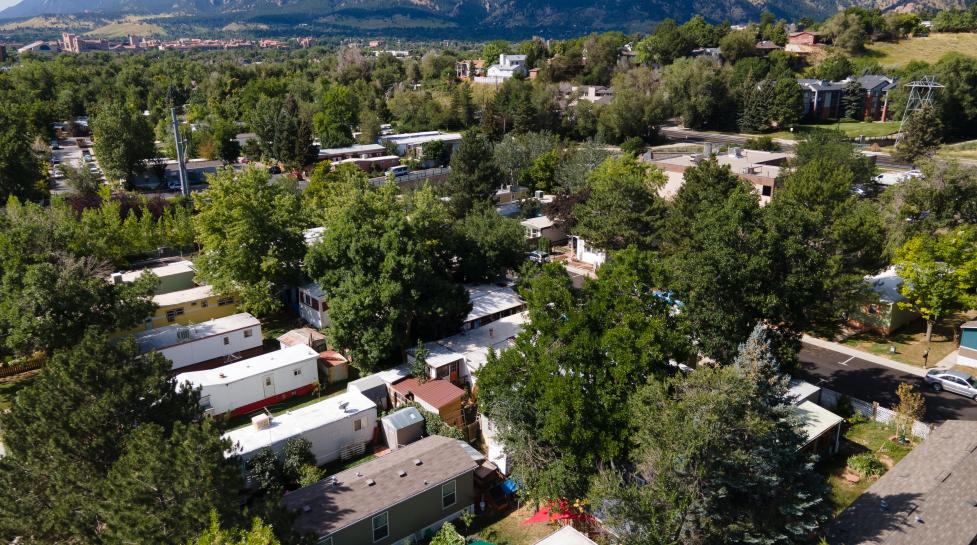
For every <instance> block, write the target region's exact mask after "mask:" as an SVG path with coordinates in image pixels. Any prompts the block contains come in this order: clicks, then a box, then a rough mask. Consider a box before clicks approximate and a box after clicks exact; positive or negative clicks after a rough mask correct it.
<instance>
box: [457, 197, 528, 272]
mask: <svg viewBox="0 0 977 545" xmlns="http://www.w3.org/2000/svg"><path fill="white" fill-rule="evenodd" d="M454 231H455V237H456V242H455V244H456V245H457V249H456V251H455V254H456V255H457V257H458V259H459V261H460V263H459V265H458V268H459V274H460V276H461V279H462V280H463V281H465V282H486V281H495V280H498V279H499V278H504V277H505V274H506V272H507V271H509V270H515V269H516V268H517V267H518V266H519V264H520V263H522V261H523V259H524V258H525V248H526V231H525V229H524V228H523V227H522V225H520V224H519V222H518V221H516V220H514V219H511V218H507V217H504V216H502V215H500V214H499V213H498V212H496V211H495V208H494V207H492V206H487V205H484V204H481V205H479V206H477V207H476V208H474V209H473V210H472V211H471V212H469V213H468V215H467V216H465V217H464V218H462V219H460V220H458V221H457V222H455V224H454Z"/></svg>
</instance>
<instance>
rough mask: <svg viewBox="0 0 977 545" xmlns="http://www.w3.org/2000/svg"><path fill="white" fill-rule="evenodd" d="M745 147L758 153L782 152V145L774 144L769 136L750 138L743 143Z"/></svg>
mask: <svg viewBox="0 0 977 545" xmlns="http://www.w3.org/2000/svg"><path fill="white" fill-rule="evenodd" d="M743 147H744V148H746V149H752V150H757V151H780V144H778V143H776V142H774V141H773V138H771V137H769V136H758V137H756V138H750V139H748V140H747V141H746V142H744V143H743Z"/></svg>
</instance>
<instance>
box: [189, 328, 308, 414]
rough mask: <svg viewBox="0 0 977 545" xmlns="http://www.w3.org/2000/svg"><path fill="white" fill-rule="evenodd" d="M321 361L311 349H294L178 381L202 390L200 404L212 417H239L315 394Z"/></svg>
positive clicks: (199, 373) (283, 350)
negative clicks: (301, 396)
mask: <svg viewBox="0 0 977 545" xmlns="http://www.w3.org/2000/svg"><path fill="white" fill-rule="evenodd" d="M318 358H319V353H318V352H316V351H315V350H313V349H311V348H309V347H308V346H304V345H299V346H291V347H288V348H284V349H282V350H278V351H276V352H271V353H269V354H264V355H262V356H258V357H255V358H250V359H246V360H241V361H239V362H237V363H232V364H229V365H225V366H223V367H218V368H217V369H208V370H206V371H193V372H190V373H181V374H179V375H177V376H176V381H177V382H178V383H179V384H183V383H185V382H189V383H190V385H191V386H192V387H194V388H200V404H201V406H203V408H204V409H205V410H206V411H207V412H208V413H209V414H212V415H222V414H229V415H230V416H237V415H241V414H247V413H250V412H252V411H256V410H258V409H260V408H262V407H266V406H268V405H271V404H274V403H278V402H279V401H282V400H284V399H288V398H290V397H293V396H299V395H305V394H307V393H309V392H311V391H312V390H314V389H315V387H316V384H317V383H318V381H319V374H318V371H317V369H316V360H318Z"/></svg>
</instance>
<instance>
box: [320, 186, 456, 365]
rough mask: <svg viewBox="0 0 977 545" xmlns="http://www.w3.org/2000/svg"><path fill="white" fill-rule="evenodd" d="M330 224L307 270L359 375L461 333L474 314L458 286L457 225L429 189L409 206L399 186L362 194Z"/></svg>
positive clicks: (332, 213) (337, 341)
mask: <svg viewBox="0 0 977 545" xmlns="http://www.w3.org/2000/svg"><path fill="white" fill-rule="evenodd" d="M324 216H325V218H326V219H327V221H326V223H325V225H324V227H326V231H325V233H324V235H323V237H322V240H321V241H320V242H319V243H317V244H315V245H314V246H313V247H312V248H310V250H309V253H308V255H307V256H306V262H305V269H306V272H307V273H308V274H309V276H310V277H311V278H313V279H314V280H316V281H317V282H319V284H320V285H321V286H322V288H323V289H324V290H325V292H326V293H328V294H329V297H330V303H329V304H330V307H329V317H330V321H331V325H330V328H329V336H330V339H331V341H332V343H333V344H334V345H336V346H339V347H342V348H343V349H345V350H348V351H349V353H350V354H351V355H352V363H353V364H354V365H356V366H357V368H359V369H360V370H362V371H369V370H372V369H373V368H375V367H376V366H377V365H379V364H381V363H388V362H391V361H397V360H399V361H401V362H403V361H405V352H406V349H407V347H409V346H411V345H413V344H414V342H415V341H416V339H417V338H418V337H419V336H422V335H425V334H426V335H430V336H434V335H437V336H436V337H434V338H440V337H443V336H444V335H445V334H450V333H454V332H455V331H456V330H457V329H458V328H459V327H460V325H461V321H462V319H463V318H464V316H465V314H467V313H468V311H469V310H470V309H471V307H470V305H469V303H468V298H467V295H466V293H465V291H464V289H462V287H461V286H460V285H458V284H456V283H454V282H453V280H452V279H451V274H452V271H453V266H452V262H453V258H454V256H453V254H452V253H451V244H450V241H446V240H445V236H446V235H447V234H449V233H451V223H452V220H451V217H450V214H449V211H448V209H447V207H446V206H445V205H444V203H443V202H442V201H441V200H440V199H438V198H437V197H436V196H435V195H434V193H433V192H432V191H431V190H430V189H429V188H427V189H422V190H419V191H416V192H413V193H411V194H410V195H409V196H408V197H407V198H404V199H400V198H399V197H398V195H397V188H396V186H395V185H394V184H385V185H384V186H382V187H380V188H376V189H373V188H366V189H362V190H358V191H355V192H353V193H352V194H350V195H349V196H348V197H346V198H345V199H343V201H342V206H340V207H338V208H337V209H335V210H329V211H328V212H326V213H325V214H324Z"/></svg>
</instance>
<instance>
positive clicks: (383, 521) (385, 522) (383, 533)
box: [373, 512, 390, 543]
mask: <svg viewBox="0 0 977 545" xmlns="http://www.w3.org/2000/svg"><path fill="white" fill-rule="evenodd" d="M389 522H390V521H389V518H388V517H387V513H386V512H383V513H380V514H379V515H377V516H375V517H373V541H374V543H375V542H377V541H380V540H381V539H384V538H386V537H387V536H389V535H390V524H389Z"/></svg>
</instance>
